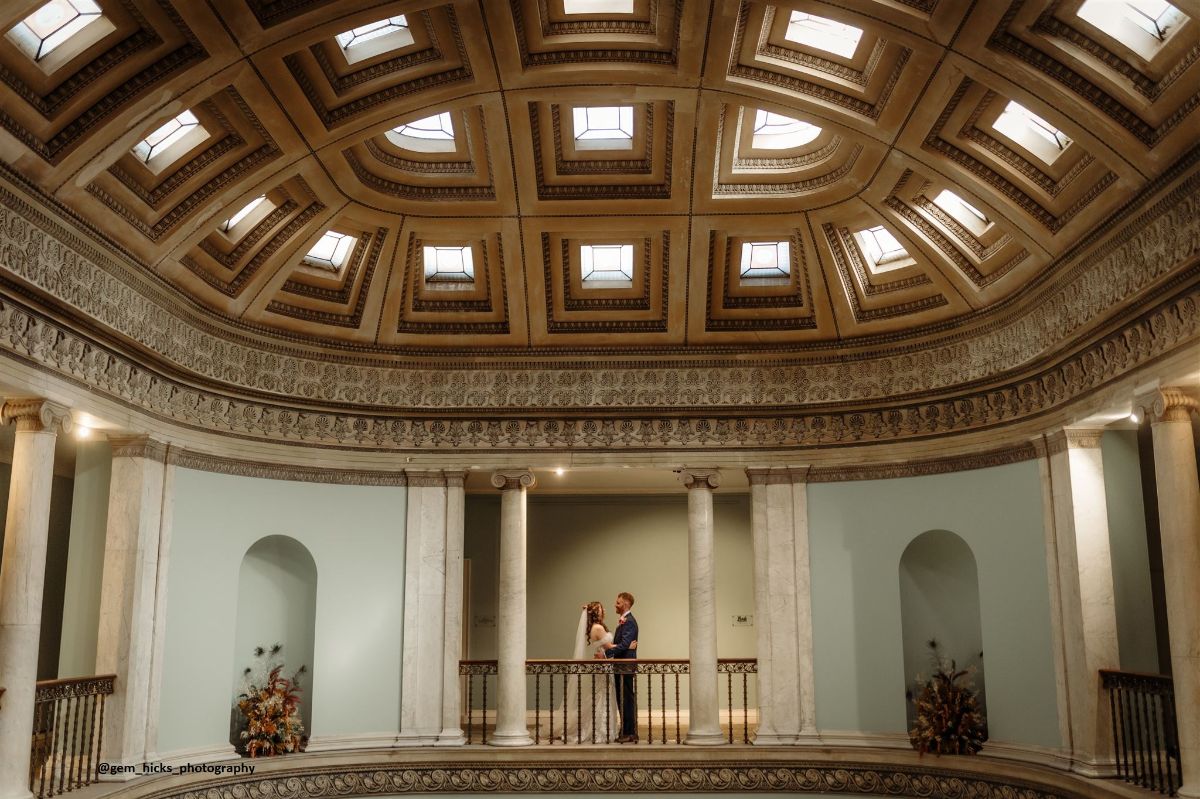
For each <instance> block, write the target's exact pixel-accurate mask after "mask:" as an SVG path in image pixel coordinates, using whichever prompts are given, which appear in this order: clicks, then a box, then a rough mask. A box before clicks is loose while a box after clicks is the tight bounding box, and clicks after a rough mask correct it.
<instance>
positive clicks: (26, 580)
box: [0, 400, 67, 799]
mask: <svg viewBox="0 0 1200 799" xmlns="http://www.w3.org/2000/svg"><path fill="white" fill-rule="evenodd" d="M2 415H3V419H4V422H5V423H11V422H14V421H15V422H16V424H17V435H16V442H15V444H14V445H13V460H12V479H11V482H10V485H9V490H8V515H7V518H6V521H5V525H4V560H3V562H2V563H0V685H2V686H4V687H5V688H6V689H7V691H6V692H5V694H4V709H3V711H2V712H0V798H2V799H28V797H30V796H31V794H30V792H29V758H30V751H31V749H30V742H31V740H32V738H33V708H34V694H35V685H36V683H37V662H38V639H39V637H40V634H41V626H42V625H41V617H42V591H43V588H44V585H43V582H44V579H45V573H46V548H47V535H48V532H49V525H50V488H51V484H52V482H53V479H54V438H55V428H56V427H57V426H58V424H59V423H61V422H62V421H63V420H65V419H66V418H67V416H66V409H65V408H62V407H61V406H57V405H53V404H51V403H48V402H45V401H43V400H9V401H7V402H5V403H4V408H3V412H2Z"/></svg>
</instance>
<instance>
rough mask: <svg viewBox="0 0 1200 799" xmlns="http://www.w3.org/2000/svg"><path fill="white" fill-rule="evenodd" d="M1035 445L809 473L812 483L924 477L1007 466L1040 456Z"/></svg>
mask: <svg viewBox="0 0 1200 799" xmlns="http://www.w3.org/2000/svg"><path fill="white" fill-rule="evenodd" d="M1037 454H1038V453H1037V450H1036V448H1035V446H1034V444H1032V443H1029V444H1020V445H1018V446H1015V447H1004V448H1003V449H994V450H989V451H987V452H978V453H972V454H970V455H955V456H951V457H946V458H926V459H922V460H917V461H907V462H897V463H864V464H858V465H852V466H814V467H813V468H812V469H811V470H810V471H809V473H808V482H810V483H844V482H849V481H851V480H890V479H893V478H897V477H924V476H926V475H932V474H950V473H952V472H963V471H968V470H971V469H987V468H990V467H992V466H1007V465H1008V464H1010V463H1020V462H1021V461H1027V460H1032V459H1033V458H1035V457H1037Z"/></svg>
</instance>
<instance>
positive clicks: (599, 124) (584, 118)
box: [572, 105, 633, 146]
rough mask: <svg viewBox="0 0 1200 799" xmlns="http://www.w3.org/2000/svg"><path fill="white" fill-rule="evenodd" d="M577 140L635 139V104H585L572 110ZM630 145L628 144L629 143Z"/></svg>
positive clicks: (629, 140) (630, 140)
mask: <svg viewBox="0 0 1200 799" xmlns="http://www.w3.org/2000/svg"><path fill="white" fill-rule="evenodd" d="M572 118H573V120H574V123H575V140H576V141H614V142H615V141H621V140H624V141H628V142H632V140H633V106H631V105H612V106H585V107H580V108H575V109H573V110H572ZM627 146H628V145H627Z"/></svg>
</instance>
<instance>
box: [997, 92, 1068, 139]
mask: <svg viewBox="0 0 1200 799" xmlns="http://www.w3.org/2000/svg"><path fill="white" fill-rule="evenodd" d="M995 128H996V130H998V131H1000V132H1001V133H1003V134H1004V135H1006V136H1008V137H1009V138H1010V139H1014V140H1016V141H1020V140H1021V138H1022V133H1023V132H1025V131H1028V132H1030V133H1033V134H1034V135H1036V136H1038V137H1040V138H1042V139H1044V140H1045V141H1047V142H1049V143H1050V144H1052V145H1053V146H1054V147H1055V148H1057V149H1059V150H1063V149H1066V146H1067V145H1068V144H1070V143H1071V139H1070V138H1068V137H1067V134H1065V133H1063V132H1062V131H1061V130H1059V129H1058V128H1056V127H1054V126H1053V125H1051V124H1050V123H1049V122H1047V121H1046V120H1044V119H1042V118H1041V117H1040V116H1038V115H1037V114H1035V113H1033V112H1032V111H1030V110H1029V109H1028V108H1026V107H1025V106H1023V105H1021V104H1019V103H1017V102H1016V101H1013V100H1010V101H1009V103H1008V105H1006V106H1005V107H1004V111H1003V112H1002V113H1001V114H1000V116H999V117H997V118H996V122H995Z"/></svg>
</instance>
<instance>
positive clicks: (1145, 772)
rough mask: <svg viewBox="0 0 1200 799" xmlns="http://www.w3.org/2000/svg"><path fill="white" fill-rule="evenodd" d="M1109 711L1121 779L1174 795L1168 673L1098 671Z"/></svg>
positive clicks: (1177, 774)
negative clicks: (1105, 692) (1106, 694)
mask: <svg viewBox="0 0 1200 799" xmlns="http://www.w3.org/2000/svg"><path fill="white" fill-rule="evenodd" d="M1100 681H1101V685H1103V686H1104V688H1105V690H1107V691H1108V701H1109V706H1110V708H1111V710H1112V725H1113V742H1114V746H1115V748H1116V758H1117V770H1118V772H1119V773H1120V774H1121V776H1122V777H1123V778H1124V779H1125V781H1126V782H1131V783H1134V784H1135V785H1140V786H1141V787H1143V788H1147V789H1149V790H1151V791H1158V792H1159V793H1163V794H1167V795H1168V796H1174V795H1175V791H1177V790H1178V789H1179V785H1180V782H1181V781H1182V779H1183V776H1182V772H1181V770H1180V762H1179V730H1178V728H1177V726H1176V723H1175V689H1174V686H1173V684H1172V682H1171V678H1170V677H1166V676H1163V675H1161V674H1139V673H1137V672H1130V671H1106V670H1102V671H1101V672H1100Z"/></svg>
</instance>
